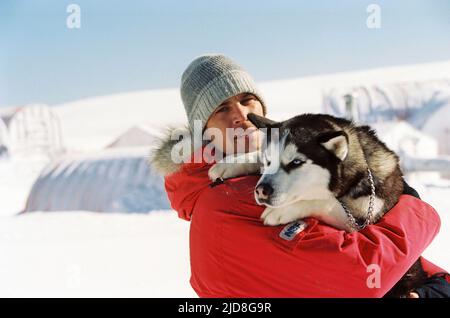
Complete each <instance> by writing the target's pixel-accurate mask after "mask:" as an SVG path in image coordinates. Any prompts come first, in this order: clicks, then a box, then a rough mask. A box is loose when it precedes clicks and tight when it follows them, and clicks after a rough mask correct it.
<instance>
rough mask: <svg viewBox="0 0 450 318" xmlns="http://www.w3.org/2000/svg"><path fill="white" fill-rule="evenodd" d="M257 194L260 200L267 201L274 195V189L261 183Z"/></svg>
mask: <svg viewBox="0 0 450 318" xmlns="http://www.w3.org/2000/svg"><path fill="white" fill-rule="evenodd" d="M255 192H256V195H257V197H258V199H264V200H267V199H268V198H269V197H270V195H271V194H272V193H273V188H272V186H271V185H270V184H268V183H261V184H260V185H259V186H257V187H256V189H255Z"/></svg>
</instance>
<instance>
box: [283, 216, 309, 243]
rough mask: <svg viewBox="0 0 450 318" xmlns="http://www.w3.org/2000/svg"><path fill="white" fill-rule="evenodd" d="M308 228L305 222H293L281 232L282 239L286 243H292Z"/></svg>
mask: <svg viewBox="0 0 450 318" xmlns="http://www.w3.org/2000/svg"><path fill="white" fill-rule="evenodd" d="M307 226H308V224H307V223H306V222H303V221H301V220H299V221H294V222H291V223H289V224H287V225H286V226H285V227H284V228H283V229H282V230H281V232H280V235H279V236H280V237H281V238H282V239H283V240H286V241H292V240H293V239H294V237H295V236H296V235H297V234H298V233H300V232H301V231H303V230H304V229H306V227H307Z"/></svg>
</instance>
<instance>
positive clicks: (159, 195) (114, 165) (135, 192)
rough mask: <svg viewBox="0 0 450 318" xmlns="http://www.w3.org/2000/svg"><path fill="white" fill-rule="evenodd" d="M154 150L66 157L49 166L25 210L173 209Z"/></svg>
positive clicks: (43, 172)
mask: <svg viewBox="0 0 450 318" xmlns="http://www.w3.org/2000/svg"><path fill="white" fill-rule="evenodd" d="M148 154H149V149H148V147H134V148H111V149H106V150H104V151H101V152H97V153H86V154H78V155H73V154H71V155H65V156H62V157H60V158H59V159H57V160H54V161H53V162H51V163H50V164H48V165H47V167H45V168H44V169H43V170H42V172H41V174H40V176H39V177H38V178H37V180H36V181H35V183H34V185H33V187H32V189H31V192H30V194H29V197H28V200H27V204H26V207H25V211H70V210H86V211H99V212H140V213H145V212H149V211H151V210H160V209H168V208H170V206H169V202H168V200H167V195H166V193H165V191H164V182H163V179H162V177H161V176H159V175H158V174H156V173H154V172H153V171H152V170H151V168H150V167H149V165H148V162H147V161H148Z"/></svg>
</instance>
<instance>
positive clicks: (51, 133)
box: [0, 104, 64, 157]
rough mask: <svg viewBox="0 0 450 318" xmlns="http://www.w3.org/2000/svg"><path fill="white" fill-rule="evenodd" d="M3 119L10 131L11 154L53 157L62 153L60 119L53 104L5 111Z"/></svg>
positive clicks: (9, 145) (9, 144) (9, 146)
mask: <svg viewBox="0 0 450 318" xmlns="http://www.w3.org/2000/svg"><path fill="white" fill-rule="evenodd" d="M2 118H3V120H4V122H5V124H6V127H7V130H8V136H9V138H8V139H9V140H8V148H9V151H10V153H11V155H14V156H16V155H19V156H30V155H34V154H39V155H42V154H44V155H47V156H49V157H53V156H55V155H58V154H61V153H62V152H63V150H64V149H63V143H62V137H61V127H60V122H59V119H58V117H57V116H56V115H55V114H54V113H53V111H52V110H51V109H50V107H48V106H46V105H41V104H34V105H28V106H25V107H20V108H16V109H13V110H11V111H9V112H8V113H3V115H2ZM0 129H1V128H0ZM0 138H1V137H0Z"/></svg>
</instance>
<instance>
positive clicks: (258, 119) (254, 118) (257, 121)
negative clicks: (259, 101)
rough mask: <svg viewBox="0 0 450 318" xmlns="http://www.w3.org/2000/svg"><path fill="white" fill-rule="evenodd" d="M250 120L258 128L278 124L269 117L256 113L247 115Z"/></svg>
mask: <svg viewBox="0 0 450 318" xmlns="http://www.w3.org/2000/svg"><path fill="white" fill-rule="evenodd" d="M247 118H248V120H250V122H251V123H252V124H253V125H255V126H256V128H270V126H273V125H275V124H277V122H276V121H273V120H270V119H269V118H266V117H262V116H258V115H256V114H253V113H250V114H248V115H247Z"/></svg>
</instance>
